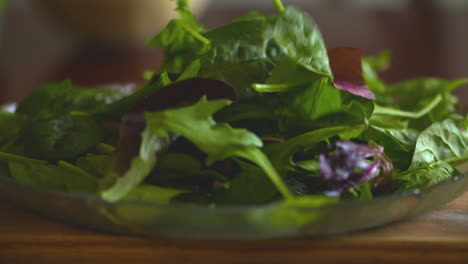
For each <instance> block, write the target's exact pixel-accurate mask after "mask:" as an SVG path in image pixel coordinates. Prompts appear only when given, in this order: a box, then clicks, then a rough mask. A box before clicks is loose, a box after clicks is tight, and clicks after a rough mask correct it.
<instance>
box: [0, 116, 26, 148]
mask: <svg viewBox="0 0 468 264" xmlns="http://www.w3.org/2000/svg"><path fill="white" fill-rule="evenodd" d="M27 122H28V120H27V118H26V117H25V116H23V115H18V114H16V115H15V114H12V113H9V112H6V111H0V151H6V152H8V151H9V150H10V149H11V148H12V147H13V146H14V145H15V144H17V142H18V140H19V139H20V138H21V135H22V133H23V129H24V127H25V126H26V124H27Z"/></svg>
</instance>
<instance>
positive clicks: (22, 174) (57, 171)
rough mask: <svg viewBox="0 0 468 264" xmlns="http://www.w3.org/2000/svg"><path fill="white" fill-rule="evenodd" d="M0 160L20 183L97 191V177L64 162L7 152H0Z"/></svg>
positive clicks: (60, 189) (81, 190)
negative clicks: (46, 160) (49, 161)
mask: <svg viewBox="0 0 468 264" xmlns="http://www.w3.org/2000/svg"><path fill="white" fill-rule="evenodd" d="M0 160H1V161H4V162H7V163H8V166H9V169H10V174H11V177H13V178H15V179H16V180H17V181H18V182H20V183H22V184H27V185H32V186H39V187H43V188H47V189H50V190H54V191H67V192H85V193H96V191H97V187H98V181H97V178H95V177H94V176H93V175H91V174H89V173H87V172H85V171H83V170H81V169H80V168H78V167H76V166H74V165H72V164H69V163H66V162H59V163H58V165H53V164H48V163H47V162H45V161H42V160H35V159H29V158H24V157H22V156H17V155H13V154H8V153H0Z"/></svg>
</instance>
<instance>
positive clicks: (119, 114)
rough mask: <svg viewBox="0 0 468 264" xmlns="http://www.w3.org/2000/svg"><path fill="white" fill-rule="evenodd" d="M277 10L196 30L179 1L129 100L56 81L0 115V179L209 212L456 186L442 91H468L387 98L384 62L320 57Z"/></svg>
mask: <svg viewBox="0 0 468 264" xmlns="http://www.w3.org/2000/svg"><path fill="white" fill-rule="evenodd" d="M273 4H274V5H275V6H276V8H277V14H274V15H269V16H266V15H263V14H260V13H257V12H252V13H249V14H247V15H245V16H242V17H239V18H237V19H235V20H234V21H232V22H231V23H229V24H227V25H224V26H221V27H218V28H215V29H211V30H207V29H205V28H204V27H203V26H202V25H200V24H199V23H198V22H197V19H196V17H195V16H194V15H193V14H192V13H191V12H190V10H189V6H188V0H179V1H178V7H177V11H178V13H179V14H180V17H179V18H177V19H173V20H172V21H170V23H169V24H168V25H167V27H166V28H165V29H164V30H163V31H162V32H160V33H159V34H158V35H157V36H155V37H154V38H152V39H151V40H149V42H148V44H149V45H151V46H155V47H160V48H162V49H163V50H164V61H163V63H162V65H161V66H160V68H159V69H157V70H156V71H154V72H146V73H145V74H144V75H145V78H146V80H147V82H146V83H145V84H144V85H142V86H141V87H139V88H138V89H135V90H134V91H132V92H130V93H129V92H125V91H122V90H118V89H96V88H89V87H80V86H78V85H75V84H73V83H72V82H71V81H70V80H65V81H63V82H58V83H50V84H46V85H44V86H43V87H40V88H38V89H36V90H35V91H34V92H33V93H32V94H31V95H29V96H28V97H27V98H26V99H24V100H23V101H22V102H19V103H18V104H17V105H16V106H15V107H13V108H14V109H11V107H10V108H8V109H7V108H4V110H2V111H1V112H0V162H1V164H2V165H3V166H4V167H6V168H7V169H8V171H9V175H10V176H11V177H12V178H14V179H15V180H16V181H17V182H19V183H22V184H27V185H33V186H37V187H41V188H46V189H49V190H53V191H61V192H70V193H77V192H78V193H87V194H90V195H95V196H98V197H100V198H102V199H103V200H106V201H109V202H117V201H124V200H132V201H149V202H157V203H185V204H195V205H209V206H213V207H216V206H222V205H253V204H268V203H273V202H287V203H297V204H300V205H304V206H310V207H317V206H322V205H325V204H330V203H339V202H340V201H343V200H352V199H360V200H370V199H373V198H375V197H378V196H382V195H388V194H392V193H397V192H404V191H408V190H415V189H418V190H425V189H427V188H429V187H431V186H432V185H434V184H436V183H438V182H441V181H444V180H447V179H449V178H452V177H454V176H455V175H459V174H460V172H459V171H458V170H457V169H456V168H455V166H456V165H457V164H459V163H461V162H464V161H466V160H467V159H468V132H467V128H468V119H467V117H465V116H463V115H461V114H458V113H456V111H455V110H456V104H457V98H456V97H455V96H454V95H452V92H453V91H454V90H455V89H457V88H459V87H461V86H463V85H465V84H467V83H468V80H467V79H457V80H445V79H440V78H432V77H428V78H417V79H412V80H407V81H402V82H399V83H394V84H388V83H386V82H384V81H383V80H382V79H380V78H379V75H378V74H379V73H380V72H382V71H384V70H385V69H387V68H388V67H389V63H390V54H389V52H386V51H384V52H382V53H380V54H377V55H375V56H371V57H362V54H361V51H360V50H359V49H356V48H348V47H342V48H334V49H327V48H326V46H325V43H324V41H323V38H322V36H321V33H320V31H319V29H318V27H317V25H316V24H315V22H314V21H313V19H312V18H311V17H310V16H309V15H308V14H306V13H305V12H303V11H301V10H299V9H296V8H294V7H289V6H287V7H285V6H284V5H283V4H282V2H281V1H280V0H274V1H273Z"/></svg>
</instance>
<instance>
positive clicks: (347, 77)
mask: <svg viewBox="0 0 468 264" xmlns="http://www.w3.org/2000/svg"><path fill="white" fill-rule="evenodd" d="M328 57H329V59H330V67H331V69H332V72H333V76H334V81H333V85H334V86H335V87H336V88H338V89H340V90H344V91H348V92H350V93H352V94H355V95H358V96H361V97H364V98H367V99H375V95H374V94H373V93H372V92H371V91H370V90H369V88H368V87H367V86H366V84H365V82H364V78H363V76H362V63H361V61H362V52H361V50H360V49H356V48H335V49H332V50H330V51H329V52H328Z"/></svg>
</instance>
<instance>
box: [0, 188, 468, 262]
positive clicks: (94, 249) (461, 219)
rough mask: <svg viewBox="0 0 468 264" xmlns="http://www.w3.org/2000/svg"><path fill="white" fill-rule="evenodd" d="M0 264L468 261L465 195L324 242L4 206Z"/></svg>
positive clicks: (0, 206)
mask: <svg viewBox="0 0 468 264" xmlns="http://www.w3.org/2000/svg"><path fill="white" fill-rule="evenodd" d="M0 212H1V216H0V263H1V264H4V263H5V264H9V263H28V264H29V263H67V264H71V263H113V264H114V263H141V262H143V263H145V262H148V263H150V262H151V263H184V264H190V263H204V264H206V263H269V264H273V263H281V264H286V263H379V264H381V263H395V262H398V263H468V193H465V194H464V195H463V196H461V197H460V198H458V199H457V200H455V201H453V202H451V203H449V204H447V205H445V206H443V207H442V208H439V209H438V210H435V211H433V212H430V213H428V214H425V215H423V216H420V217H417V218H414V219H411V220H406V221H402V222H398V223H395V224H391V225H388V226H385V227H381V228H376V229H372V230H366V231H361V232H355V233H351V234H346V235H341V236H335V237H327V238H320V239H307V238H300V239H287V240H268V241H186V240H184V241H180V240H158V239H147V238H139V237H123V236H115V235H108V234H102V233H96V232H92V231H90V230H85V229H80V228H77V227H74V226H69V225H67V224H64V223H59V222H55V221H52V220H49V219H46V218H43V217H41V216H38V215H35V214H33V213H30V212H28V211H25V210H23V209H21V208H17V207H15V206H14V205H13V204H10V203H8V202H4V201H2V202H0Z"/></svg>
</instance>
